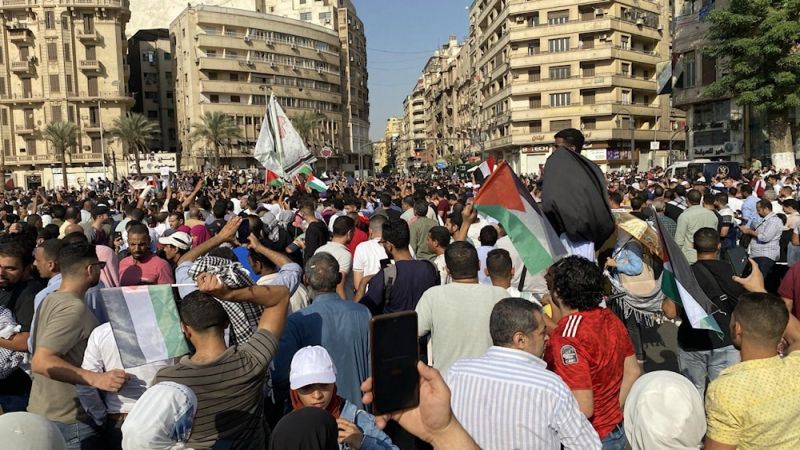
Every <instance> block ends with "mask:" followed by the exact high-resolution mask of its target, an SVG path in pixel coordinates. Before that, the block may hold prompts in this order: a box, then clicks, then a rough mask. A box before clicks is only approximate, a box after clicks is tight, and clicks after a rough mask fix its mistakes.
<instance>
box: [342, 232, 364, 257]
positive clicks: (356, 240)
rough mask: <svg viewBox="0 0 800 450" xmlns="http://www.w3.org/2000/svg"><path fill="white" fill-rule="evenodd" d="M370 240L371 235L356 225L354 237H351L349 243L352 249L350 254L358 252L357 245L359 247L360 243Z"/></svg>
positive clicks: (349, 247)
mask: <svg viewBox="0 0 800 450" xmlns="http://www.w3.org/2000/svg"><path fill="white" fill-rule="evenodd" d="M368 240H369V235H368V234H367V233H365V232H363V231H361V230H359V229H358V227H356V229H355V231H354V232H353V239H351V240H350V243H349V244H347V249H348V250H350V254H351V255H353V254H355V252H356V247H358V244H360V243H362V242H364V241H368Z"/></svg>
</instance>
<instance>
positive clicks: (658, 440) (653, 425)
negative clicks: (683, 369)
mask: <svg viewBox="0 0 800 450" xmlns="http://www.w3.org/2000/svg"><path fill="white" fill-rule="evenodd" d="M705 434H706V417H705V410H704V408H703V399H702V398H700V393H699V392H698V391H697V388H696V387H694V385H693V384H692V383H691V382H690V381H689V380H687V379H686V378H684V377H683V376H681V375H679V374H677V373H674V372H668V371H665V370H659V371H656V372H651V373H648V374H646V375H643V376H641V377H640V378H639V379H638V380H636V382H635V383H634V384H633V387H631V392H630V394H628V398H627V400H626V401H625V435H626V436H627V438H628V442H629V443H630V444H631V447H632V448H633V450H650V449H659V450H688V449H699V448H701V443H702V441H703V436H704V435H705Z"/></svg>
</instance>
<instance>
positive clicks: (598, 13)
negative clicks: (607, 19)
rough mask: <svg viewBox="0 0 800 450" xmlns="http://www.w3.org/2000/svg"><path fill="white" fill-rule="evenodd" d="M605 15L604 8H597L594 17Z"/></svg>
mask: <svg viewBox="0 0 800 450" xmlns="http://www.w3.org/2000/svg"><path fill="white" fill-rule="evenodd" d="M605 14H606V10H604V9H603V8H595V9H594V15H595V16H603V15H605Z"/></svg>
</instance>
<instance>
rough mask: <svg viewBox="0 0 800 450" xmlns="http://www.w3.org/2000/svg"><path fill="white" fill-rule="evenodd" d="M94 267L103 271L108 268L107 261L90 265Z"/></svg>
mask: <svg viewBox="0 0 800 450" xmlns="http://www.w3.org/2000/svg"><path fill="white" fill-rule="evenodd" d="M92 266H97V267H98V268H99V269H100V270H103V269H105V268H106V262H105V261H98V262H96V263H91V264H89V267H92Z"/></svg>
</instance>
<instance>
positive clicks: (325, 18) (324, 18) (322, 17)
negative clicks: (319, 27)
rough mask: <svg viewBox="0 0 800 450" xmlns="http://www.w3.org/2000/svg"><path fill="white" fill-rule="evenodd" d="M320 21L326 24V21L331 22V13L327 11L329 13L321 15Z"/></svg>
mask: <svg viewBox="0 0 800 450" xmlns="http://www.w3.org/2000/svg"><path fill="white" fill-rule="evenodd" d="M319 20H320V22H324V21H326V20H331V12H330V11H327V12H321V13H319Z"/></svg>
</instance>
